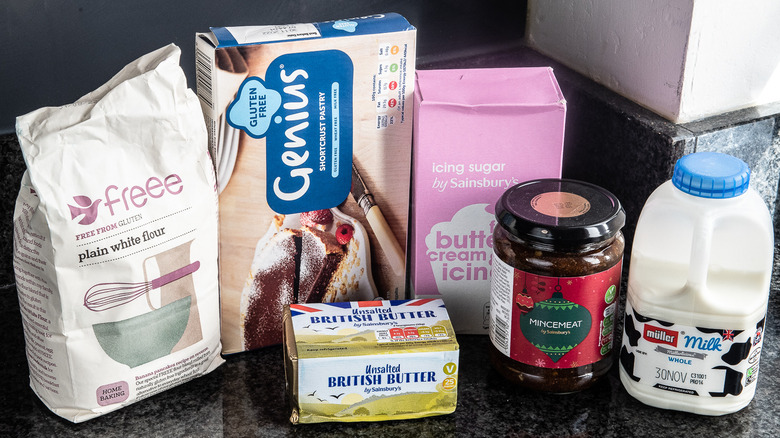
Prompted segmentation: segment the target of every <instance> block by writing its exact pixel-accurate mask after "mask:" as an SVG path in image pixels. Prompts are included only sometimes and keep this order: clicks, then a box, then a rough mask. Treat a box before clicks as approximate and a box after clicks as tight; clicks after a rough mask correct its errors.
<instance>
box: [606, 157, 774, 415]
mask: <svg viewBox="0 0 780 438" xmlns="http://www.w3.org/2000/svg"><path fill="white" fill-rule="evenodd" d="M749 181H750V169H749V168H748V166H747V164H745V163H744V162H743V161H742V160H739V159H737V158H734V157H732V156H729V155H725V154H720V153H714V152H701V153H695V154H690V155H686V156H684V157H682V158H681V159H680V160H678V162H677V164H676V165H675V168H674V176H673V178H672V180H671V181H667V182H665V183H664V184H662V185H661V186H660V187H658V188H657V189H656V190H655V191H654V192H653V193H652V195H650V197H649V198H648V200H647V202H646V203H645V206H644V208H643V209H642V213H641V215H640V217H639V222H638V224H637V228H636V234H635V236H634V242H633V248H632V251H631V264H630V269H629V274H628V292H627V302H626V313H625V318H624V330H623V347H622V349H621V352H620V380H621V381H622V382H623V385H624V386H625V388H626V390H627V391H628V392H629V394H631V395H632V396H634V397H635V398H637V399H638V400H640V401H642V402H643V403H645V404H648V405H651V406H656V407H660V408H666V409H675V410H680V411H688V412H694V413H697V414H704V415H723V414H728V413H731V412H736V411H738V410H740V409H742V408H743V407H745V406H746V405H747V404H748V403H750V401H751V400H752V399H753V396H754V394H755V391H756V381H757V378H758V367H759V356H760V354H761V347H762V344H763V340H764V339H763V327H764V321H765V317H766V307H767V301H768V298H769V283H770V278H771V271H772V257H773V250H774V233H773V227H772V221H771V218H770V215H769V211H768V209H767V207H766V205H765V204H764V201H763V200H762V199H761V197H760V196H759V195H758V193H757V192H756V191H755V190H754V189H753V188H750V187H749Z"/></svg>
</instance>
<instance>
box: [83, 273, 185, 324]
mask: <svg viewBox="0 0 780 438" xmlns="http://www.w3.org/2000/svg"><path fill="white" fill-rule="evenodd" d="M198 268H200V262H199V261H196V262H193V263H190V264H189V265H187V266H184V267H183V268H179V269H177V270H175V271H173V272H170V273H168V274H165V275H162V276H160V277H159V278H155V279H154V280H152V281H144V282H139V283H98V284H96V285H94V286H92V287H91V288H89V290H88V291H87V293H86V295H84V307H86V308H87V309H89V310H91V311H93V312H101V311H103V310H108V309H113V308H114V307H119V306H121V305H124V304H127V303H129V302H131V301H133V300H134V299H136V298H138V297H140V296H141V295H144V294H145V293H147V292H150V291H152V290H154V289H157V288H159V287H162V286H165V285H166V284H168V283H172V282H174V281H176V280H179V279H181V278H184V277H186V276H188V275H190V274H192V273H193V272H195V271H197V270H198Z"/></svg>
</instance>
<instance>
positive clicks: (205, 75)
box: [195, 48, 214, 110]
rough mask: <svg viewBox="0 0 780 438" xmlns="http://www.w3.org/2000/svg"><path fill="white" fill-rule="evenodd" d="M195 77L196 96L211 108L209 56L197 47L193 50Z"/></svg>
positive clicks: (211, 92)
mask: <svg viewBox="0 0 780 438" xmlns="http://www.w3.org/2000/svg"><path fill="white" fill-rule="evenodd" d="M195 78H196V80H197V93H198V97H199V98H200V99H201V100H202V101H203V102H205V103H206V105H208V106H209V108H211V109H212V110H213V109H214V102H213V101H212V95H213V90H212V89H211V58H209V57H208V55H206V54H205V53H203V51H202V50H200V49H199V48H198V49H196V50H195Z"/></svg>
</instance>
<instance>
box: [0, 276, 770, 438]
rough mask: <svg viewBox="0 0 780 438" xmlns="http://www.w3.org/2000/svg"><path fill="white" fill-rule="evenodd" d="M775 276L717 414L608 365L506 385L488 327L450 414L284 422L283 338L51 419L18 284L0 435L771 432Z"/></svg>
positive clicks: (6, 306)
mask: <svg viewBox="0 0 780 438" xmlns="http://www.w3.org/2000/svg"><path fill="white" fill-rule="evenodd" d="M777 291H778V286H777V282H775V286H774V287H773V292H774V295H775V296H773V299H772V302H771V304H770V309H769V318H768V321H769V322H768V326H767V330H766V338H765V339H766V343H765V344H764V345H765V348H764V351H763V354H762V358H761V373H760V375H759V379H758V389H757V392H756V396H755V399H754V400H753V402H751V404H750V405H748V407H746V408H745V409H743V410H741V411H739V412H737V413H734V414H730V415H726V416H722V417H705V416H698V415H694V414H688V413H683V412H676V411H665V410H660V409H655V408H651V407H648V406H645V405H643V404H642V403H640V402H639V401H637V400H635V399H633V398H632V397H631V396H630V395H628V393H627V392H626V391H625V390H624V389H623V387H622V385H621V384H620V379H619V378H618V373H617V367H616V366H614V367H613V368H612V370H611V371H610V373H609V374H608V375H607V377H606V378H604V379H602V380H601V381H599V382H598V383H597V384H596V385H595V386H594V387H593V388H591V389H589V390H586V391H583V392H580V393H575V394H568V395H551V394H542V393H536V392H530V391H526V390H523V389H520V388H517V387H514V386H512V385H508V384H507V383H506V382H505V381H504V380H503V379H502V378H501V376H499V375H498V374H497V373H496V372H495V371H493V370H492V369H491V367H490V365H489V363H488V360H487V349H488V345H489V342H490V341H489V340H488V338H487V337H486V336H476V335H470V336H459V337H458V341H459V343H460V347H461V352H460V372H459V383H458V407H457V409H456V411H455V412H454V413H453V414H450V415H446V416H439V417H429V418H424V419H419V420H400V421H389V422H376V423H323V424H308V425H298V426H293V425H291V424H290V423H289V421H288V417H289V414H290V412H289V410H288V408H287V403H286V400H285V393H284V369H283V362H282V351H281V348H280V347H270V348H266V349H262V350H257V351H252V352H247V353H241V354H238V355H235V356H230V357H228V358H227V362H226V363H225V364H224V365H222V366H221V367H219V368H217V369H216V370H215V371H214V372H212V373H211V374H208V375H206V376H203V377H200V378H198V379H196V380H194V381H191V382H188V383H186V384H184V385H181V386H178V387H176V388H173V389H171V390H168V391H166V392H163V393H161V394H158V395H155V396H153V397H151V398H149V399H146V400H143V401H141V402H138V403H135V404H133V405H130V406H128V407H125V408H123V409H120V410H118V411H115V412H113V413H110V414H108V415H105V416H102V417H98V418H95V419H93V420H89V421H87V422H85V423H80V424H71V423H70V422H68V421H66V420H63V419H60V418H59V417H57V416H55V415H54V414H52V413H51V412H49V410H48V409H47V408H46V407H45V406H44V405H43V404H42V403H41V402H40V401H39V400H38V399H37V397H36V396H35V395H34V394H33V392H32V391H31V390H30V388H29V386H28V375H27V363H26V359H25V355H24V341H23V338H22V335H21V319H20V317H19V312H18V309H15V307H16V304H15V303H14V301H15V300H16V297H15V293H14V292H15V291H14V289H13V287H11V286H5V287H4V288H3V289H2V291H1V292H2V294H1V296H2V298H1V301H0V303H1V305H2V307H1V308H0V311H2V315H3V318H2V319H1V320H0V331H2V333H3V341H4V342H3V344H4V345H5V349H6V352H5V354H4V356H3V365H2V381H3V382H4V385H3V386H4V391H3V393H4V394H3V398H2V401H0V435H1V436H21V437H26V436H31V437H37V436H51V437H55V436H56V437H58V438H59V437H67V436H88V437H101V438H103V437H125V436H155V437H157V436H171V437H182V436H188V437H195V436H198V437H199V436H208V437H211V436H227V437H248V436H263V437H274V436H279V437H282V436H317V437H325V436H338V437H342V436H345V435H346V436H368V437H378V436H381V437H396V436H397V437H409V436H420V437H428V436H431V437H450V436H452V437H457V436H518V437H525V436H528V437H550V436H577V437H590V436H593V437H627V436H634V437H644V436H648V437H680V436H686V437H709V436H730V437H735V438H736V437H758V436H767V437H768V436H777V435H778V433H780V416H778V415H776V413H775V412H774V409H772V408H773V407H774V405H775V404H776V402H777V401H778V399H779V398H780V377H779V375H778V373H780V369H778V368H780V367H778V365H779V364H780V363H779V361H778V348H777V345H778V340H780V330H779V328H780V325H779V324H777V321H778V320H780V301H778V300H777V299H776V298H777V296H776V293H777Z"/></svg>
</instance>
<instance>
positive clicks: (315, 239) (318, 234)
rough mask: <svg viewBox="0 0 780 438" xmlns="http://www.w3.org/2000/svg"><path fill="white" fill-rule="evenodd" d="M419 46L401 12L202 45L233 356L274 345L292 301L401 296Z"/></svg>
mask: <svg viewBox="0 0 780 438" xmlns="http://www.w3.org/2000/svg"><path fill="white" fill-rule="evenodd" d="M415 37H416V30H415V29H414V27H412V26H411V25H410V24H409V23H408V22H407V21H406V20H405V19H404V18H403V17H401V16H400V15H398V14H380V15H375V16H369V17H362V18H356V19H347V20H338V21H333V22H325V23H310V24H293V25H284V26H250V27H229V28H213V29H212V31H211V32H209V33H202V34H198V35H196V63H197V65H196V67H197V82H198V95H199V97H200V99H201V105H202V107H203V110H204V113H205V118H206V124H207V126H208V128H209V133H210V150H211V153H212V157H213V158H214V160H215V166H216V169H217V181H218V185H219V190H220V197H219V211H220V212H219V220H220V292H221V305H222V343H223V346H224V352H225V353H234V352H238V351H243V350H247V349H252V348H256V347H261V346H265V345H271V344H278V343H280V342H281V339H282V333H281V326H282V312H283V308H284V305H285V304H290V303H296V302H301V303H303V302H312V301H314V302H322V301H326V302H329V301H346V300H361V299H362V300H366V299H374V298H375V297H384V298H396V297H403V296H405V294H406V291H405V289H404V288H405V282H404V278H405V263H404V262H405V248H406V240H407V227H408V225H407V223H408V206H409V194H408V188H409V179H410V172H411V171H410V167H411V164H410V160H411V130H412V120H411V116H412V106H411V104H412V93H413V90H414V83H413V80H412V78H413V77H414V76H413V75H414V60H415ZM353 169H355V171H353ZM358 175H359V177H358ZM363 186H365V188H366V190H368V191H370V193H371V196H364V195H365V193H364V192H365V190H363V189H362V188H363ZM351 188H355V189H356V191H355V193H354V194H350V189H351ZM357 190H359V191H357Z"/></svg>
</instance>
